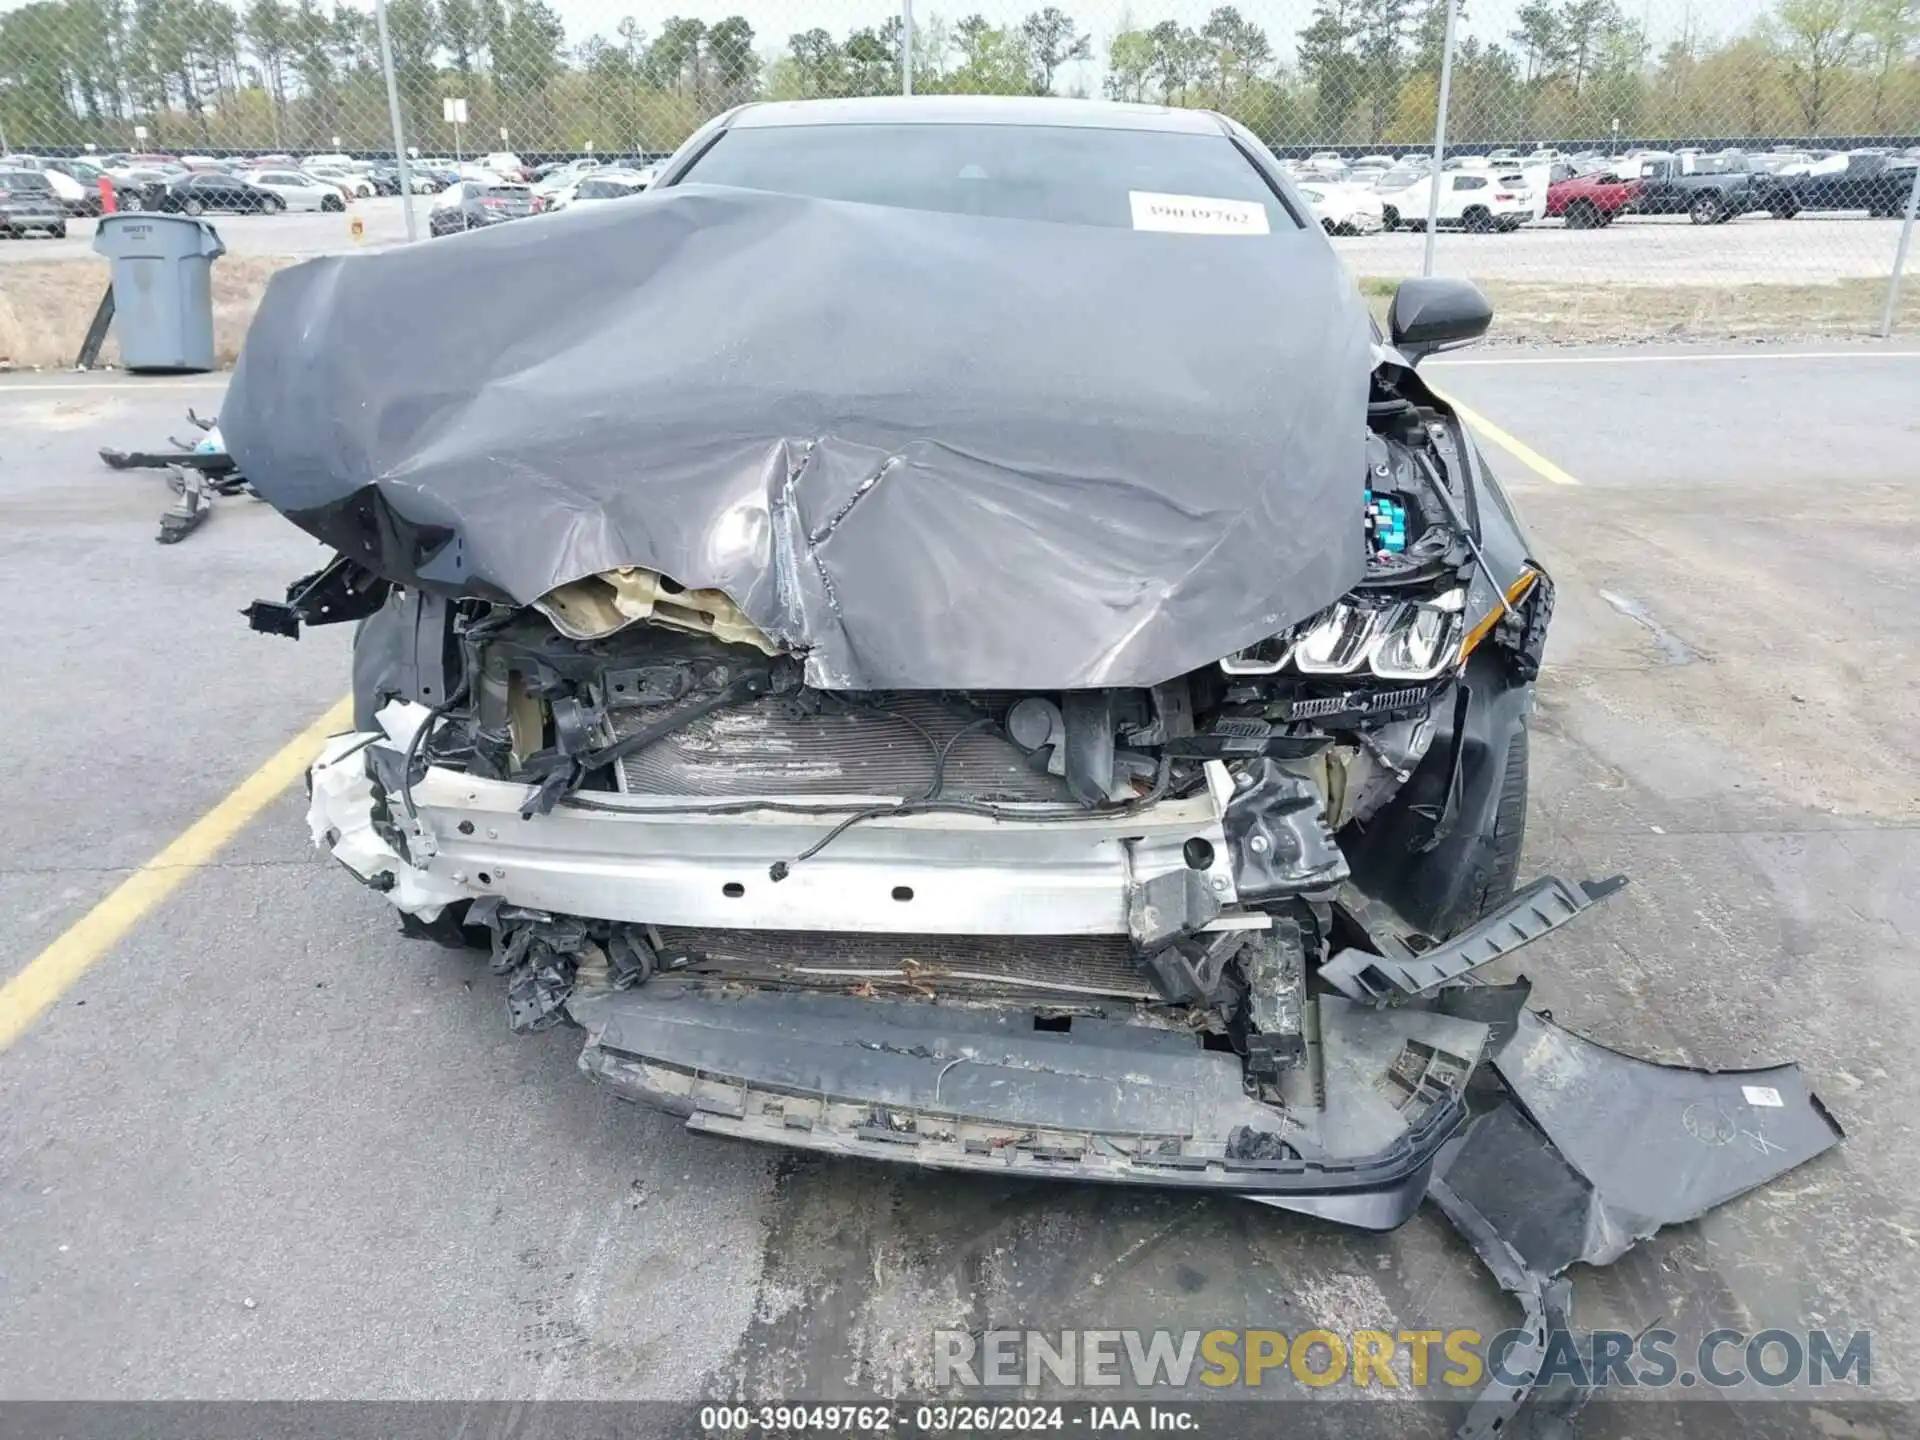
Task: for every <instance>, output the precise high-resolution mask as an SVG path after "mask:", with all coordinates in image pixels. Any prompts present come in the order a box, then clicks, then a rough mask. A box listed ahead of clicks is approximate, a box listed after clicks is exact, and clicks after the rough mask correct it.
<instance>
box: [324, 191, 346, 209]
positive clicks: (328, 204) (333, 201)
mask: <svg viewBox="0 0 1920 1440" xmlns="http://www.w3.org/2000/svg"><path fill="white" fill-rule="evenodd" d="M320 208H321V209H322V210H325V211H329V212H338V211H342V210H345V209H346V208H347V202H346V201H345V200H343V199H341V198H340V197H339V196H338V195H322V196H321V197H320Z"/></svg>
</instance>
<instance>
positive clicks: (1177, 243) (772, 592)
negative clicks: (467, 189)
mask: <svg viewBox="0 0 1920 1440" xmlns="http://www.w3.org/2000/svg"><path fill="white" fill-rule="evenodd" d="M1371 364H1372V358H1371V332H1370V329H1369V323H1368V321H1367V318H1366V314H1365V310H1364V308H1363V306H1362V303H1361V301H1360V298H1359V296H1358V294H1357V292H1356V291H1355V289H1354V287H1353V285H1352V283H1351V281H1350V279H1349V278H1348V277H1347V275H1346V274H1345V272H1344V270H1343V269H1342V268H1341V266H1340V263H1339V261H1338V259H1337V258H1336V257H1335V255H1334V254H1333V252H1332V250H1331V249H1330V248H1329V247H1328V246H1327V244H1326V243H1325V241H1324V239H1323V238H1322V237H1321V236H1319V235H1317V234H1313V233H1310V232H1307V231H1299V232H1290V233H1284V234H1278V235H1272V236H1266V237H1248V236H1213V235H1169V234H1154V233H1143V232H1135V231H1132V230H1121V229H1107V228H1101V227H1094V226H1080V225H1052V224H1042V223H1037V222H1029V221H1016V220H1002V219H990V218H984V217H975V216H960V215H951V214H938V213H933V212H926V211H915V210H906V209H894V208H888V207H879V206H866V205H855V204H849V203H844V202H839V201H825V200H813V199H806V198H801V197H795V196H785V195H773V194H765V193H761V192H754V191H742V190H727V189H722V188H718V187H707V186H680V187H672V188H670V189H667V190H664V191H660V192H657V193H655V194H651V195H647V196H642V197H637V198H635V199H633V200H631V201H626V202H622V203H621V204H620V205H615V206H597V207H589V208H588V209H585V210H580V211H574V212H566V213H562V214H560V215H556V216H550V217H537V218H535V219H532V220H527V221H522V222H519V223H517V224H513V225H503V226H499V227H495V228H492V229H489V230H486V231H481V232H475V233H473V234H469V235H464V236H460V237H458V238H455V239H452V240H448V241H446V242H443V243H436V244H433V245H420V246H409V247H406V248H404V249H394V250H390V251H385V252H381V253H377V254H371V255H354V256H343V257H330V258H326V259H320V260H314V261H311V262H308V263H306V264H304V265H299V266H295V267H293V268H291V269H288V270H284V271H282V272H280V274H278V275H277V276H275V277H274V280H273V283H272V285H271V286H270V287H269V289H268V292H267V295H266V298H265V301H264V302H263V304H262V305H261V308H260V311H259V313H258V315H257V317H256V318H255V320H254V323H253V327H252V329H251V331H250V332H249V334H248V337H247V342H246V346H245V349H244V351H243V353H242V355H241V358H240V363H239V366H238V368H237V369H236V371H235V374H234V379H233V384H232V386H231V388H230V389H229V391H228V394H227V399H226V402H225V404H224V406H223V408H222V412H221V426H222V429H223V431H224V432H225V436H226V440H227V443H228V445H229V446H230V448H231V450H232V453H233V454H234V456H235V458H236V459H237V460H238V461H239V462H240V464H241V465H242V467H243V468H244V469H245V471H246V473H247V474H248V475H249V476H250V477H251V478H252V480H253V482H254V486H255V488H256V490H257V491H258V492H259V493H260V494H261V495H262V496H263V497H264V498H266V499H267V500H268V501H270V502H271V503H272V504H274V505H275V506H276V507H277V508H279V509H280V510H281V511H283V512H284V513H286V514H287V515H288V516H290V517H291V518H292V519H294V520H295V521H296V522H298V523H299V524H300V525H302V526H303V527H305V528H306V529H307V530H309V531H310V532H312V533H313V534H314V535H316V536H318V537H319V538H320V539H322V540H324V541H326V542H327V543H329V544H331V545H334V546H335V547H336V548H338V549H340V550H341V551H342V552H344V553H346V554H347V555H349V556H351V557H352V558H354V559H356V560H359V561H361V562H362V563H365V564H367V565H369V566H370V567H371V568H373V569H374V570H375V571H377V572H378V573H380V574H382V575H384V576H386V577H387V578H388V579H391V580H393V581H395V582H397V583H400V584H409V585H411V584H419V585H424V586H427V587H429V588H437V589H440V590H442V591H443V592H446V593H463V594H472V595H482V596H488V597H491V598H494V599H509V600H512V601H514V602H517V603H520V604H531V603H533V602H534V601H535V600H537V599H539V598H540V597H541V596H543V595H545V594H546V593H547V592H548V591H550V590H552V589H553V588H554V587H555V586H557V585H561V584H564V583H567V582H569V581H573V580H578V579H580V578H582V577H584V576H587V575H592V574H597V573H599V572H602V571H607V570H613V569H617V568H620V567H624V566H640V567H644V568H646V569H650V570H656V571H659V572H661V573H663V574H665V575H668V576H670V577H672V578H673V579H674V580H675V581H677V582H679V583H680V584H682V585H685V586H688V587H690V588H713V589H718V590H721V591H723V592H725V593H726V594H727V595H728V596H730V597H731V598H732V599H733V600H734V601H735V603H736V604H738V605H739V606H740V608H741V610H742V611H744V613H745V614H746V616H747V618H748V619H749V620H751V621H752V622H753V623H754V624H755V625H756V626H758V627H759V628H760V629H761V630H762V631H764V632H765V633H766V634H767V635H769V636H771V637H773V638H774V639H775V640H777V641H779V642H781V643H782V644H784V645H785V646H787V647H789V648H791V649H793V650H795V651H799V652H804V654H805V655H806V660H807V670H808V679H809V681H810V682H811V683H813V684H815V685H817V686H821V687H823V688H841V689H870V688H903V689H904V688H961V687H996V688H1002V687H1004V688H1033V689H1059V688H1078V687H1091V686H1103V685H1129V686H1131V685H1147V684H1152V683H1156V682H1158V681H1162V680H1166V679H1168V678H1171V677H1172V676H1175V675H1178V674H1181V673H1184V672H1185V671H1187V670H1190V669H1193V668H1196V667H1198V666H1201V665H1205V664H1208V663H1210V662H1212V661H1213V660H1215V659H1217V658H1219V657H1220V656H1221V655H1223V654H1225V653H1228V652H1230V651H1233V650H1235V649H1238V648H1240V647H1242V646H1244V645H1247V644H1250V643H1252V642H1254V641H1255V640H1258V639H1260V638H1262V637H1264V636H1266V635H1269V634H1272V633H1273V632H1274V631H1276V630H1278V629H1280V628H1282V627H1284V626H1285V625H1287V624H1290V623H1292V622H1294V621H1297V620H1300V619H1303V618H1305V617H1306V616H1308V615H1310V614H1312V613H1313V612H1315V611H1316V610H1318V609H1320V608H1322V607H1323V606H1325V605H1326V604H1328V603H1330V602H1331V601H1333V600H1334V599H1336V598H1337V597H1338V596H1339V595H1340V594H1341V593H1343V592H1344V591H1345V590H1347V589H1348V588H1349V587H1351V586H1352V585H1353V584H1354V583H1355V582H1356V581H1357V580H1358V579H1359V578H1360V576H1361V574H1362V570H1363V566H1364V557H1363V554H1362V548H1361V541H1360V536H1361V514H1360V509H1361V492H1362V486H1363V480H1364V475H1365V453H1364V447H1365V435H1366V418H1365V404H1366V399H1367V386H1368V376H1369V372H1370V369H1371Z"/></svg>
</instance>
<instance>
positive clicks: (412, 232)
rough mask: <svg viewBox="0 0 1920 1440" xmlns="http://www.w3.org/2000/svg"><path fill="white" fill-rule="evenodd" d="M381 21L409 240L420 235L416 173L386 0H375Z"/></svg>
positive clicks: (390, 113)
mask: <svg viewBox="0 0 1920 1440" xmlns="http://www.w3.org/2000/svg"><path fill="white" fill-rule="evenodd" d="M373 18H374V19H375V20H376V21H378V22H379V25H380V68H381V69H382V70H384V71H386V72H387V118H388V119H389V120H391V121H392V122H393V160H394V163H395V164H396V165H398V166H399V167H400V208H401V210H402V211H403V212H404V213H405V214H406V217H407V242H408V243H409V244H411V243H413V242H414V241H415V240H418V239H419V238H420V228H419V226H418V225H417V224H416V223H415V221H414V218H413V174H412V172H411V171H410V170H409V168H408V166H407V136H406V131H405V129H404V128H403V127H402V126H401V124H400V82H399V81H398V80H396V79H394V75H393V42H392V40H390V39H389V38H388V37H387V0H373Z"/></svg>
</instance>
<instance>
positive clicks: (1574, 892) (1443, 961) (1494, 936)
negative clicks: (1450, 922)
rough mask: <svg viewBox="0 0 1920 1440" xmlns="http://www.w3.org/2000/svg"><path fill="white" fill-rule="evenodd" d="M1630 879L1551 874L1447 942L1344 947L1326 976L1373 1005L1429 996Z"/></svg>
mask: <svg viewBox="0 0 1920 1440" xmlns="http://www.w3.org/2000/svg"><path fill="white" fill-rule="evenodd" d="M1626 883H1627V877H1626V876H1624V875H1615V876H1613V877H1611V878H1610V879H1606V880H1585V881H1582V882H1581V883H1580V884H1579V885H1577V886H1576V885H1570V884H1568V883H1567V882H1566V881H1565V880H1562V879H1561V878H1560V877H1559V876H1557V875H1548V876H1546V877H1545V878H1544V879H1541V880H1536V881H1535V882H1534V883H1533V884H1531V885H1529V886H1527V887H1526V888H1525V889H1524V890H1521V891H1519V892H1518V893H1516V894H1515V895H1514V897H1513V898H1512V899H1511V900H1509V901H1507V903H1506V904H1504V905H1502V906H1501V907H1500V908H1499V909H1498V910H1496V911H1494V912H1493V913H1492V914H1491V915H1489V916H1487V917H1486V919H1484V920H1482V921H1481V922H1480V923H1479V924H1478V925H1475V926H1474V927H1473V928H1472V929H1471V930H1468V931H1466V932H1465V933H1463V934H1460V935H1456V936H1455V937H1454V938H1453V939H1451V940H1449V941H1447V942H1446V943H1444V944H1441V945H1436V946H1434V947H1433V948H1432V949H1430V950H1426V951H1423V952H1421V953H1420V954H1418V955H1411V956H1393V955H1375V954H1372V953H1370V952H1368V951H1365V950H1342V951H1341V952H1340V953H1339V954H1338V955H1336V956H1334V957H1333V959H1331V960H1329V961H1328V962H1327V963H1326V964H1325V965H1322V966H1321V967H1320V975H1321V978H1323V979H1324V980H1326V981H1327V983H1328V984H1330V985H1332V986H1333V987H1334V988H1335V989H1337V990H1339V991H1340V993H1341V994H1343V995H1345V996H1347V998H1349V999H1351V1000H1359V1001H1361V1002H1363V1003H1367V1004H1372V1003H1377V1002H1378V1001H1381V1000H1387V999H1393V998H1396V997H1398V998H1406V997H1410V996H1414V995H1424V994H1426V993H1427V992H1428V991H1431V990H1436V989H1438V988H1439V987H1440V986H1442V985H1448V984H1453V983H1455V982H1457V981H1459V980H1461V979H1463V978H1464V977H1465V976H1467V975H1470V974H1472V973H1473V972H1474V971H1475V970H1478V969H1479V968H1480V967H1481V966H1483V965H1488V964H1491V963H1492V962H1493V961H1495V960H1498V959H1499V958H1500V957H1501V956H1502V955H1506V954H1509V953H1511V952H1512V951H1515V950H1518V949H1519V948H1520V947H1521V946H1522V945H1526V944H1530V943H1531V942H1533V941H1535V940H1538V939H1539V938H1540V937H1541V936H1542V935H1545V934H1547V933H1548V932H1550V931H1553V930H1557V929H1559V928H1560V927H1561V926H1562V925H1564V924H1566V923H1567V921H1569V920H1571V919H1573V918H1574V916H1576V915H1578V914H1579V913H1580V912H1581V911H1583V910H1585V909H1587V908H1588V907H1589V906H1591V905H1594V904H1595V903H1597V902H1598V901H1601V900H1604V899H1606V898H1607V897H1608V896H1609V895H1611V894H1613V893H1614V892H1615V891H1616V890H1619V889H1621V888H1622V887H1623V886H1625V885H1626Z"/></svg>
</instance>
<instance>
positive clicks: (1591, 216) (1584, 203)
mask: <svg viewBox="0 0 1920 1440" xmlns="http://www.w3.org/2000/svg"><path fill="white" fill-rule="evenodd" d="M1599 224H1600V212H1599V211H1598V210H1597V209H1595V208H1594V205H1593V202H1592V201H1590V200H1576V201H1574V202H1573V204H1571V205H1569V206H1568V207H1567V229H1569V230H1592V229H1595V228H1597V227H1598V226H1599Z"/></svg>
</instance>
